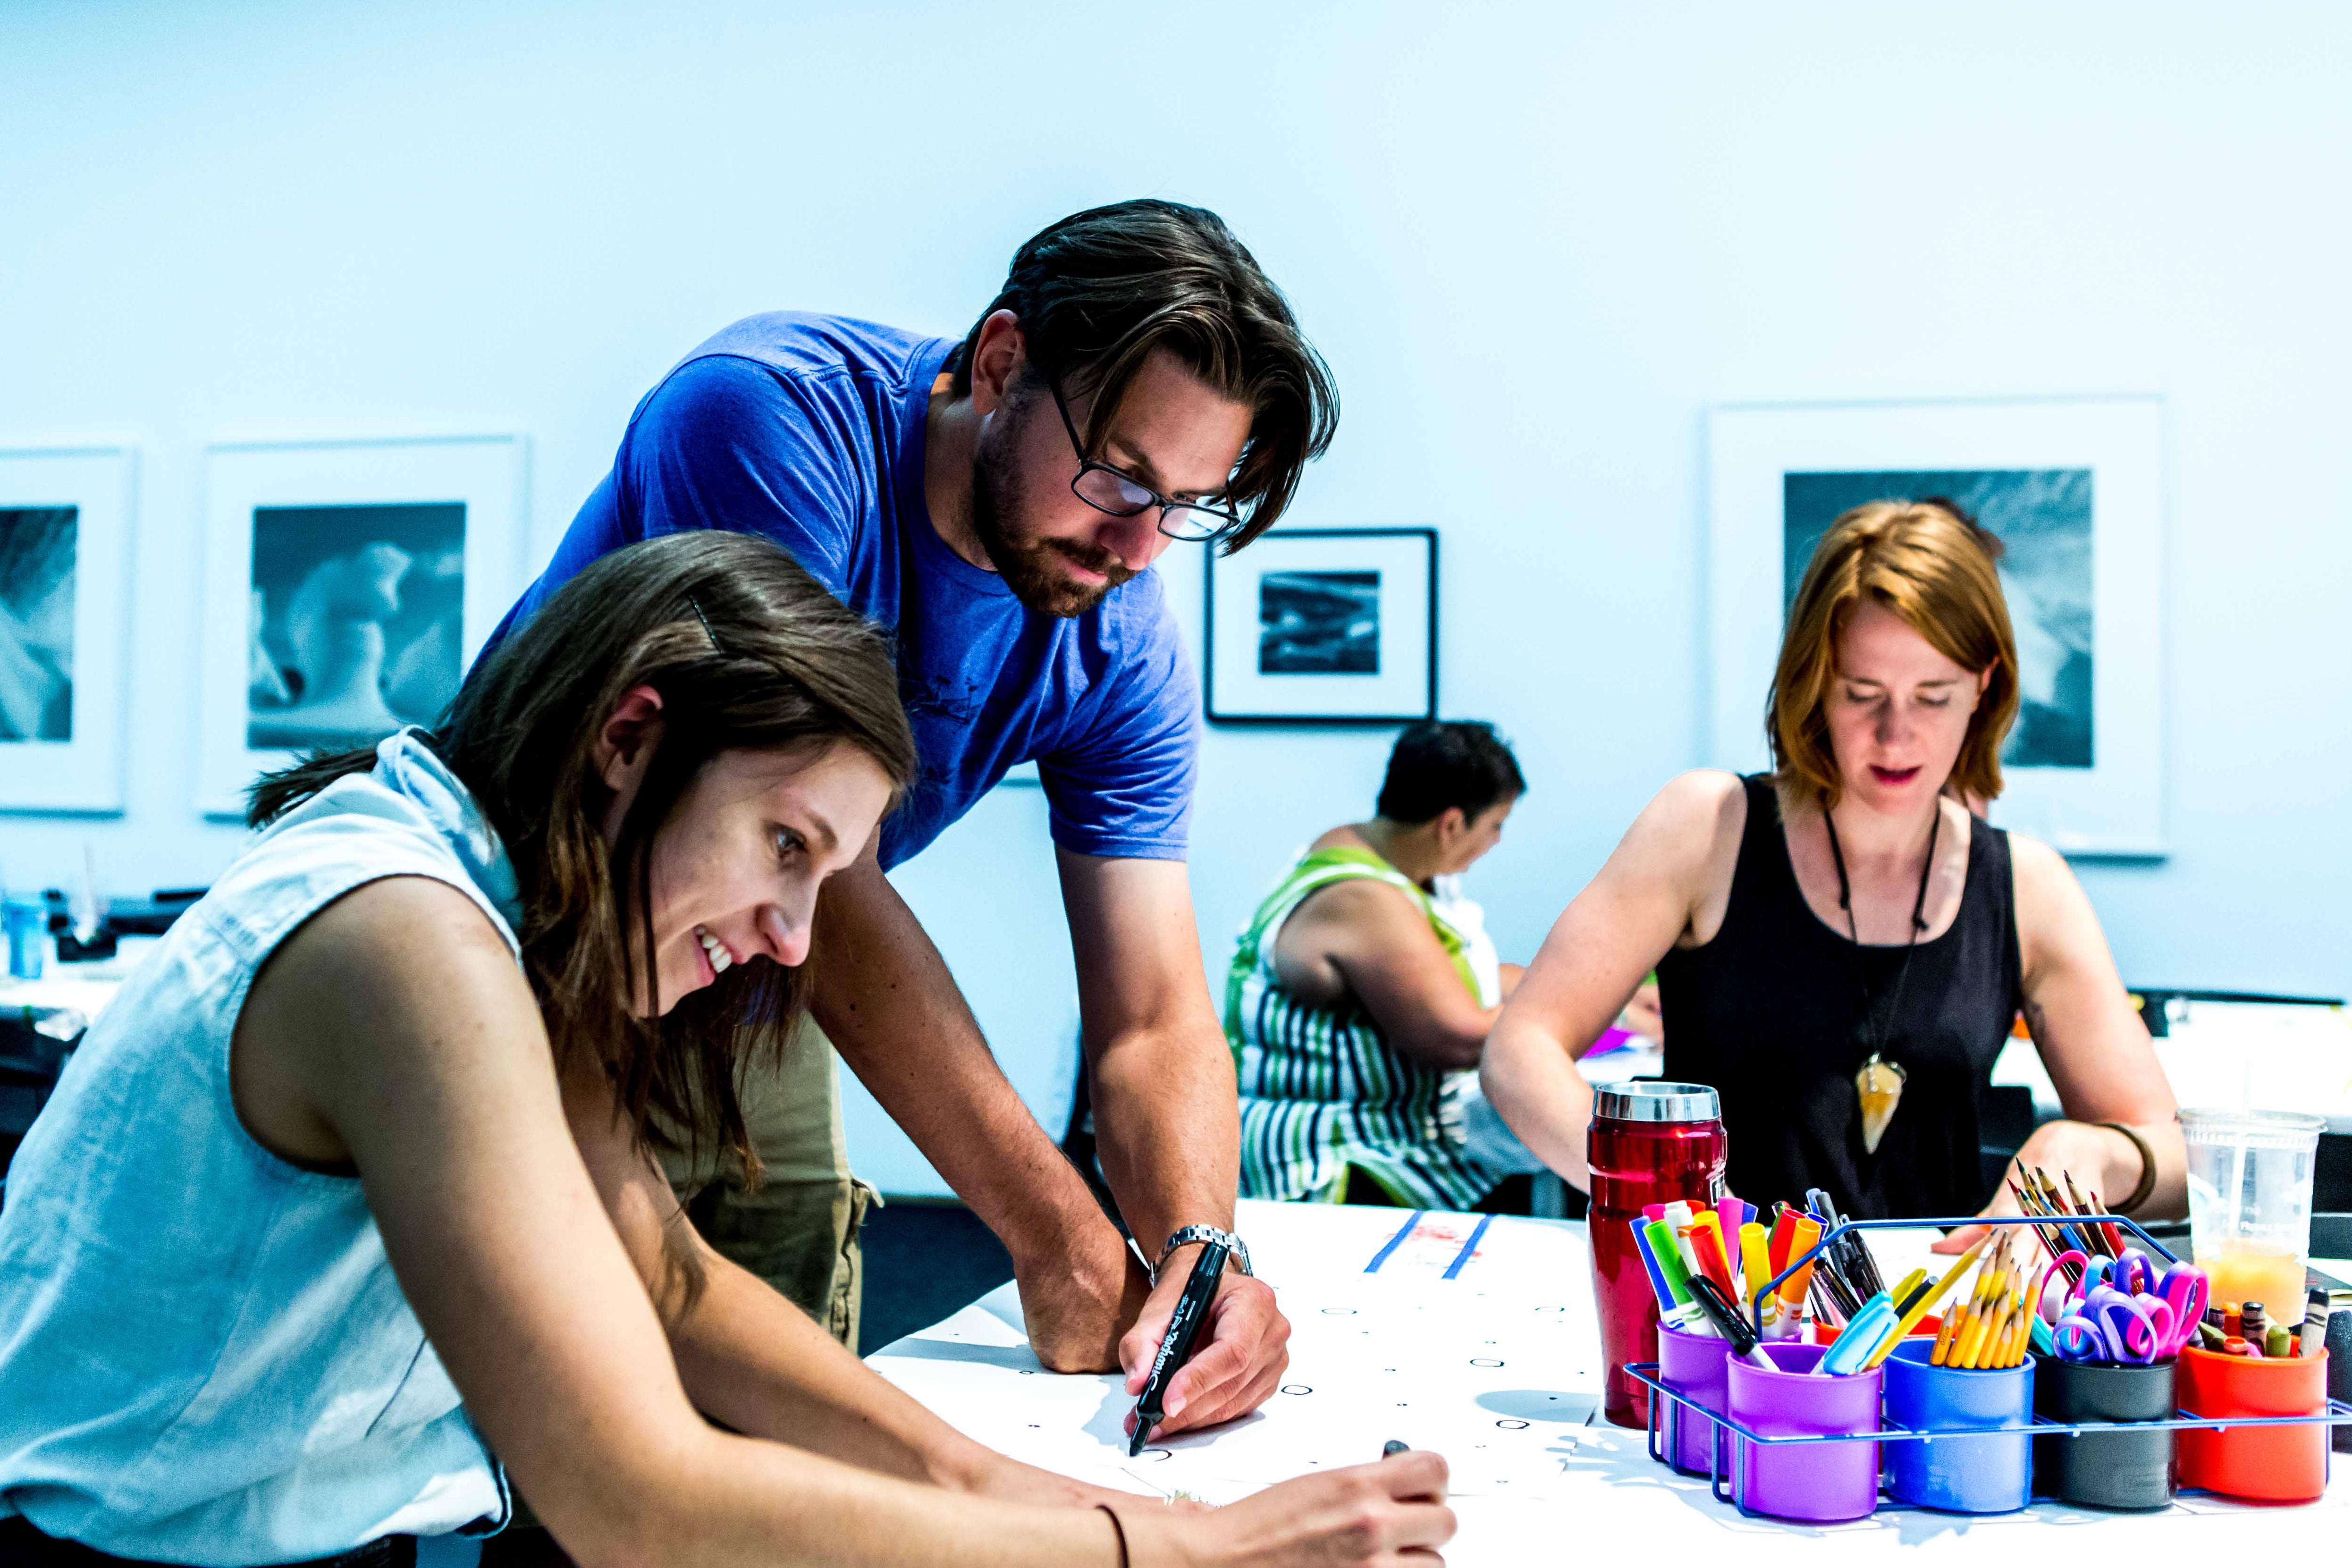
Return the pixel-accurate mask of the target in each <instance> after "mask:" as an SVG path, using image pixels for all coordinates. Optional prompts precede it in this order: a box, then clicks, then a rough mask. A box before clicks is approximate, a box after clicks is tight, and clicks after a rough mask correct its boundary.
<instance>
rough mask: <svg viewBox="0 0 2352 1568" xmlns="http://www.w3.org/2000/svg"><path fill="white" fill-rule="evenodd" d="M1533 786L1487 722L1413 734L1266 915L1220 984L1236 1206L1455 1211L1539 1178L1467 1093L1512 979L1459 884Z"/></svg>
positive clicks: (1295, 871)
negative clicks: (1235, 1104)
mask: <svg viewBox="0 0 2352 1568" xmlns="http://www.w3.org/2000/svg"><path fill="white" fill-rule="evenodd" d="M1526 792H1527V780H1526V779H1525V778H1524V777H1523V776H1522V775H1521V773H1520V772H1519V767H1518V763H1517V761H1516V760H1515V759H1514V758H1513V757H1512V755H1511V752H1510V748H1509V747H1508V746H1507V745H1505V744H1504V742H1502V740H1501V739H1500V738H1499V737H1497V736H1496V733H1495V731H1494V727H1493V726H1492V725H1489V724H1482V723H1467V722H1448V723H1423V724H1415V725H1413V726H1412V727H1411V728H1409V729H1408V730H1406V731H1404V733H1403V734H1402V735H1401V736H1399V737H1398V739H1397V743H1396V747H1395V749H1394V750H1393V751H1392V752H1391V753H1390V756H1389V766H1388V775H1387V778H1386V779H1385V780H1384V781H1383V783H1382V784H1381V794H1380V799H1379V802H1378V804H1377V806H1376V808H1375V809H1376V811H1377V813H1378V815H1376V816H1373V817H1372V819H1371V820H1370V821H1369V822H1360V823H1352V824H1349V826H1343V827H1335V828H1333V829H1331V831H1329V832H1328V833H1326V834H1324V835H1323V836H1322V837H1320V838H1318V839H1317V840H1316V841H1315V842H1314V843H1313V844H1312V845H1310V846H1308V847H1307V849H1306V850H1304V851H1303V852H1302V853H1301V854H1300V855H1299V857H1298V858H1297V861H1296V862H1295V863H1294V864H1293V865H1292V866H1291V867H1290V868H1289V869H1288V870H1287V871H1286V872H1285V873H1284V874H1283V877H1282V879H1281V880H1280V881H1279V882H1278V883H1277V884H1276V886H1275V889H1274V890H1273V891H1272V892H1271V893H1269V894H1267V895H1266V898H1265V901H1264V902H1263V903H1261V904H1259V905H1258V907H1257V911H1256V913H1255V914H1254V915H1252V916H1251V917H1250V921H1249V924H1248V925H1247V926H1246V927H1245V928H1244V930H1243V931H1242V936H1241V942H1240V944H1239V946H1238V947H1237V948H1236V949H1235V951H1234V961H1233V967H1232V970H1231V972H1230V973H1229V974H1228V976H1227V978H1226V983H1225V1038H1226V1040H1227V1042H1228V1043H1229V1044H1230V1045H1231V1046H1232V1047H1233V1052H1234V1072H1235V1075H1236V1076H1237V1077H1238V1079H1239V1080H1240V1091H1241V1132H1242V1161H1241V1190H1242V1194H1243V1195H1244V1197H1260V1198H1278V1199H1285V1200H1299V1199H1305V1200H1309V1201H1317V1202H1324V1203H1340V1202H1346V1201H1350V1200H1351V1199H1353V1200H1358V1201H1360V1200H1363V1199H1366V1198H1369V1199H1370V1200H1371V1201H1374V1202H1381V1201H1387V1202H1392V1203H1399V1204H1403V1205H1409V1206H1411V1207H1414V1208H1444V1209H1466V1208H1469V1207H1470V1206H1472V1205H1475V1204H1476V1203H1477V1202H1478V1201H1479V1200H1480V1199H1482V1198H1484V1197H1485V1196H1486V1194H1488V1193H1490V1192H1492V1191H1493V1190H1494V1187H1495V1185H1496V1183H1498V1182H1500V1181H1501V1180H1502V1179H1503V1178H1504V1177H1505V1176H1507V1175H1510V1174H1512V1173H1516V1172H1520V1171H1537V1170H1540V1169H1542V1166H1541V1165H1540V1163H1538V1162H1537V1161H1536V1160H1535V1159H1534V1157H1533V1156H1531V1155H1529V1154H1528V1152H1527V1150H1526V1148H1525V1147H1524V1146H1523V1145H1521V1144H1520V1143H1519V1142H1518V1140H1517V1138H1516V1137H1514V1136H1512V1134H1511V1132H1510V1131H1509V1129H1508V1128H1507V1127H1505V1126H1504V1125H1503V1122H1502V1119H1501V1118H1500V1117H1499V1116H1497V1115H1496V1113H1495V1111H1494V1110H1493V1109H1492V1108H1491V1107H1490V1106H1488V1105H1487V1104H1486V1100H1485V1098H1484V1096H1483V1095H1482V1094H1481V1093H1480V1091H1479V1089H1478V1075H1477V1072H1476V1068H1477V1066H1478V1056H1479V1051H1480V1049H1481V1048H1482V1047H1484V1045H1485V1043H1486V1031H1487V1029H1488V1028H1489V1027H1491V1026H1493V1024H1494V1022H1495V1019H1496V1016H1498V1015H1499V1014H1500V1013H1501V1011H1502V1004H1503V1002H1504V1000H1505V999H1506V998H1507V996H1508V995H1509V994H1510V991H1511V988H1512V986H1513V985H1515V984H1517V980H1518V975H1519V969H1518V966H1517V965H1516V964H1504V963H1497V962H1496V953H1495V946H1494V942H1492V941H1491V940H1490V939H1489V938H1488V937H1487V936H1486V930H1485V924H1484V921H1483V919H1482V918H1481V916H1480V913H1479V910H1478V906H1477V905H1476V904H1475V903H1472V902H1471V901H1470V900H1468V899H1466V898H1464V897H1463V896H1462V895H1461V892H1460V889H1459V887H1458V885H1457V883H1458V879H1459V878H1460V876H1461V874H1462V873H1463V872H1464V871H1465V870H1467V869H1468V868H1470V866H1471V865H1472V864H1473V863H1474V862H1475V861H1476V860H1477V859H1478V858H1480V857H1481V856H1483V855H1485V854H1486V852H1487V851H1488V850H1489V849H1492V848H1493V847H1495V844H1496V840H1497V839H1498V838H1499V837H1501V835H1502V831H1503V822H1504V819H1505V818H1507V816H1510V814H1511V807H1512V806H1513V805H1516V804H1517V801H1518V798H1519V796H1520V795H1523V794H1525V793H1526Z"/></svg>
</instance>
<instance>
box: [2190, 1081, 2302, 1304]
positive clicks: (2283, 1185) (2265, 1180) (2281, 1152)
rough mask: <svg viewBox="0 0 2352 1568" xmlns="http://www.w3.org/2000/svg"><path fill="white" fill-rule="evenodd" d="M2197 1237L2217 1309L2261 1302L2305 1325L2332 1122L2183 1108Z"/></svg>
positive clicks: (2193, 1235)
mask: <svg viewBox="0 0 2352 1568" xmlns="http://www.w3.org/2000/svg"><path fill="white" fill-rule="evenodd" d="M2179 1118H2180V1130H2181V1133H2182V1136H2183V1138H2184V1140H2185V1141H2186V1142H2187V1144H2188V1147H2189V1242H2190V1246H2191V1248H2192V1250H2193V1251H2194V1254H2195V1256H2196V1260H2197V1266H2198V1267H2199V1268H2202V1269H2204V1270H2205V1272H2206V1273H2207V1274H2208V1275H2209V1276H2210V1278H2211V1279H2212V1300H2215V1301H2260V1302H2261V1303H2262V1304H2263V1311H2264V1312H2265V1313H2266V1314H2267V1315H2268V1316H2269V1318H2270V1320H2271V1321H2273V1322H2278V1323H2285V1324H2287V1325H2289V1326H2290V1327H2292V1326H2293V1325H2294V1324H2297V1323H2300V1322H2302V1321H2303V1309H2304V1299H2305V1289H2304V1281H2303V1270H2304V1263H2305V1258H2306V1257H2307V1256H2308V1255H2309V1253H2310V1251H2311V1174H2312V1165H2313V1163H2314V1162H2315V1159H2316V1158H2317V1155H2318V1151H2319V1135H2320V1133H2321V1132H2323V1131H2326V1127H2327V1122H2326V1119H2325V1118H2323V1117H2318V1116H2307V1115H2304V1114H2302V1113H2300V1112H2297V1111H2291V1110H2183V1111H2181V1112H2180V1113H2179Z"/></svg>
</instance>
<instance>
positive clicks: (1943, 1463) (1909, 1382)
mask: <svg viewBox="0 0 2352 1568" xmlns="http://www.w3.org/2000/svg"><path fill="white" fill-rule="evenodd" d="M1935 1350H1936V1346H1935V1342H1934V1341H1932V1340H1919V1339H1915V1340H1906V1341H1905V1342H1903V1343H1901V1344H1899V1345H1896V1346H1895V1352H1894V1353H1893V1354H1891V1355H1889V1356H1888V1357H1887V1358H1886V1361H1885V1364H1884V1369H1883V1370H1884V1371H1885V1374H1886V1422H1887V1425H1888V1426H1906V1427H1909V1428H1910V1429H1911V1430H1913V1431H1915V1432H1916V1431H1927V1430H1933V1431H1935V1432H1937V1433H1938V1434H1941V1433H1944V1432H1966V1431H1969V1430H1972V1429H1974V1430H1982V1429H1984V1428H1986V1427H2000V1426H2024V1425H2025V1424H2026V1423H2027V1422H2028V1421H2029V1420H2030V1419H2031V1416H2032V1405H2033V1358H2032V1356H2028V1357H2026V1358H2025V1360H2024V1361H2023V1362H2022V1363H2020V1364H2019V1365H2016V1366H2011V1367H2000V1368H1987V1369H1982V1370H1970V1369H1968V1368H1965V1367H1956V1366H1935V1365H1932V1364H1930V1362H1929V1358H1930V1357H1931V1356H1932V1355H1934V1353H1935ZM2031 1444H2032V1438H2031V1437H2030V1436H2027V1434H2025V1433H2023V1432H2014V1433H2009V1432H2003V1433H1997V1434H1994V1435H1992V1436H1981V1437H1947V1436H1940V1435H1939V1436H1934V1437H1915V1438H1911V1439H1909V1440H1907V1441H1905V1442H1899V1443H1887V1444H1884V1445H1882V1447H1883V1449H1884V1451H1885V1456H1886V1484H1887V1489H1888V1490H1889V1491H1891V1492H1893V1493H1894V1494H1895V1497H1896V1498H1898V1499H1900V1500H1903V1501H1904V1502H1907V1503H1913V1504H1916V1506H1918V1507H1920V1508H1932V1509H1939V1510H1943V1511H1944V1512H1946V1513H2011V1512H2014V1511H2015V1510H2018V1509H2021V1508H2023V1507H2024V1506H2025V1505H2026V1503H2027V1502H2028V1501H2029V1500H2031V1499H2032V1495H2033V1465H2032V1449H2031Z"/></svg>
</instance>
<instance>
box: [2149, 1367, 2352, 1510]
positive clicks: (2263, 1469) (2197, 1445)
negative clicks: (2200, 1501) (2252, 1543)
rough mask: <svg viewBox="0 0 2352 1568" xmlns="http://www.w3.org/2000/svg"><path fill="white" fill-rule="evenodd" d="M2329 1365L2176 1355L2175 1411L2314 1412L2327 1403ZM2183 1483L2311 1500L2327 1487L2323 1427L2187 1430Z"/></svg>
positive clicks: (2215, 1414)
mask: <svg viewBox="0 0 2352 1568" xmlns="http://www.w3.org/2000/svg"><path fill="white" fill-rule="evenodd" d="M2327 1362H2328V1358H2327V1356H2326V1353H2325V1352H2323V1353H2321V1354H2319V1355H2315V1356H2281V1357H2263V1358H2257V1357H2253V1356H2234V1355H2217V1354H2215V1353H2214V1352H2211V1351H2205V1350H2185V1351H2182V1352H2180V1383H2179V1398H2180V1412H2181V1414H2182V1415H2198V1416H2201V1417H2203V1418H2204V1419H2206V1420H2208V1421H2211V1420H2217V1419H2220V1418H2221V1417H2223V1416H2228V1415H2250V1416H2255V1417H2260V1416H2265V1415H2318V1414H2321V1413H2322V1412H2324V1411H2325V1410H2326V1407H2327ZM2180 1484H2181V1485H2182V1486H2184V1487H2203V1488H2204V1489H2206V1490H2208V1491H2216V1492H2227V1493H2228V1494H2229V1495H2230V1496H2231V1497H2242V1498H2258V1499H2261V1500H2263V1501H2265V1502H2309V1501H2310V1500H2313V1499H2314V1498H2316V1497H2318V1496H2319V1495H2320V1493H2322V1492H2324V1491H2326V1489H2327V1428H2326V1427H2325V1426H2231V1427H2225V1428H2222V1429H2221V1430H2219V1431H2216V1430H2213V1429H2211V1428H2200V1427H2185V1428H2183V1429H2182V1431H2181V1434H2180Z"/></svg>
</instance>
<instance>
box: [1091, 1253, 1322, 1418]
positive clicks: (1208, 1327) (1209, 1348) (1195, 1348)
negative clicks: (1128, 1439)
mask: <svg viewBox="0 0 2352 1568" xmlns="http://www.w3.org/2000/svg"><path fill="white" fill-rule="evenodd" d="M1196 1256H1198V1248H1197V1247H1179V1248H1178V1249H1177V1250H1176V1251H1175V1252H1174V1253H1172V1254H1171V1255H1170V1257H1169V1259H1168V1262H1167V1264H1166V1265H1165V1266H1164V1267H1163V1268H1161V1269H1160V1285H1159V1288H1158V1289H1155V1290H1153V1291H1152V1292H1151V1299H1150V1300H1149V1301H1147V1302H1145V1303H1144V1307H1143V1314H1142V1316H1141V1317H1139V1318H1138V1319H1137V1320H1136V1321H1135V1327H1134V1328H1132V1329H1129V1331H1128V1332H1127V1337H1126V1338H1125V1339H1123V1340H1121V1341H1119V1342H1118V1359H1119V1361H1120V1362H1121V1363H1124V1364H1125V1366H1126V1367H1127V1392H1128V1393H1129V1394H1142V1392H1143V1384H1144V1383H1145V1381H1146V1380H1147V1379H1149V1378H1150V1375H1151V1362H1152V1358H1153V1357H1155V1356H1157V1355H1158V1354H1159V1353H1160V1340H1161V1339H1162V1338H1163V1337H1165V1336H1166V1334H1167V1332H1168V1320H1169V1319H1170V1318H1171V1317H1173V1316H1174V1315H1175V1313H1176V1303H1177V1301H1178V1300H1179V1299H1181V1297H1182V1296H1183V1294H1184V1281H1185V1280H1186V1279H1190V1278H1191V1277H1192V1259H1193V1258H1195V1257H1196ZM1289 1364H1290V1320H1289V1319H1287V1318H1286V1317H1284V1316H1283V1315H1282V1310H1281V1309H1280V1308H1279V1307H1277V1306H1276V1305H1275V1301H1274V1288H1273V1287H1272V1286H1270V1285H1268V1284H1266V1283H1265V1281H1264V1280H1261V1279H1251V1278H1250V1277H1249V1276H1248V1275H1246V1274H1244V1273H1243V1272H1241V1271H1240V1270H1239V1269H1237V1268H1227V1269H1226V1270H1225V1277H1224V1279H1223V1280H1222V1281H1221V1282H1220V1283H1219V1284H1218V1287H1217V1299H1216V1300H1214V1301H1213V1302H1211V1303H1210V1304H1209V1316H1208V1321H1205V1322H1204V1323H1202V1325H1201V1337H1200V1338H1199V1339H1197V1340H1195V1341H1193V1342H1192V1358H1191V1359H1190V1360H1188V1361H1187V1362H1185V1363H1184V1364H1183V1365H1182V1366H1181V1367H1180V1368H1178V1369H1177V1372H1176V1374H1175V1375H1174V1376H1172V1377H1171V1378H1170V1379H1169V1380H1168V1391H1167V1396H1166V1398H1165V1399H1164V1400H1163V1401H1162V1402H1161V1419H1160V1425H1159V1426H1155V1427H1153V1428H1152V1430H1153V1431H1154V1432H1157V1433H1160V1434H1161V1435H1163V1436H1164V1435H1166V1434H1168V1433H1171V1432H1182V1431H1186V1430H1189V1429H1190V1428H1192V1427H1195V1426H1214V1425H1215V1424H1216V1423H1218V1422H1220V1421H1230V1420H1232V1419H1233V1418H1234V1416H1236V1415H1248V1414H1249V1413H1250V1412H1251V1411H1253V1410H1255V1409H1256V1408H1257V1407H1258V1406H1259V1405H1263V1404H1265V1402H1266V1400H1267V1399H1268V1398H1269V1397H1271V1396H1272V1394H1274V1391H1275V1389H1276V1387H1277V1386H1278V1385H1279V1384H1281V1382H1282V1372H1283V1369H1284V1368H1285V1367H1286V1366H1288V1365H1289ZM1128 1419H1129V1430H1130V1431H1132V1430H1133V1421H1134V1416H1133V1415H1129V1417H1128Z"/></svg>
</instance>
